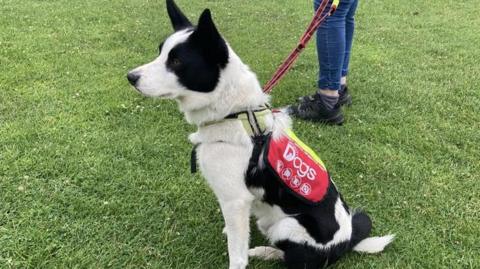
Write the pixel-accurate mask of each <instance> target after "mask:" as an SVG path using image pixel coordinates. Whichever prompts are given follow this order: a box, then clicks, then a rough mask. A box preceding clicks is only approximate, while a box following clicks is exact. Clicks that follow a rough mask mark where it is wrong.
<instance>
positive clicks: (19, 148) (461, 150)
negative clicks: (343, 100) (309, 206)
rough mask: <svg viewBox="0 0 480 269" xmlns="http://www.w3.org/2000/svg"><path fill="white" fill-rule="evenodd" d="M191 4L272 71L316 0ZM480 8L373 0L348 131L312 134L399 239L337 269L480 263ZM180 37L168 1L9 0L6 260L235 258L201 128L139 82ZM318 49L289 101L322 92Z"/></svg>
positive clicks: (339, 176)
mask: <svg viewBox="0 0 480 269" xmlns="http://www.w3.org/2000/svg"><path fill="white" fill-rule="evenodd" d="M178 4H179V5H180V6H181V7H183V9H184V10H185V12H186V13H187V14H188V15H189V16H190V17H191V18H192V20H196V18H197V17H198V15H199V14H200V12H201V11H202V10H203V8H205V7H209V8H211V10H212V12H213V15H214V18H215V20H216V22H217V24H218V26H219V28H220V30H221V32H222V33H223V34H224V36H225V37H226V39H228V40H229V42H230V44H231V45H232V46H233V48H234V49H235V50H236V51H237V53H238V54H239V55H240V56H241V57H242V58H243V59H244V61H245V62H246V63H248V64H249V65H250V66H251V68H252V69H253V70H255V71H256V72H257V73H258V76H259V78H260V80H261V81H266V80H267V79H268V78H269V76H270V75H271V73H272V72H273V71H274V69H275V67H276V66H277V65H278V64H279V63H280V61H281V60H282V59H283V58H284V57H285V56H286V55H287V53H288V52H289V50H290V48H292V46H293V45H294V44H295V42H296V40H297V39H298V37H299V35H300V34H301V32H302V31H303V29H304V28H305V26H306V25H307V23H308V21H309V19H310V17H311V14H312V3H311V1H307V0H302V1H300V0H296V1H293V0H278V1H264V0H229V1H206V0H205V1H188V0H178ZM479 12H480V6H479V5H478V1H477V0H465V1H453V0H441V1H431V0H418V1H414V2H412V1H393V0H367V1H362V0H361V2H360V7H359V9H358V14H357V26H358V27H357V34H356V39H355V44H354V51H353V57H352V66H351V75H350V77H349V86H350V89H351V90H352V93H353V96H354V105H353V106H352V107H351V108H347V109H345V114H346V119H347V122H346V124H345V125H344V126H343V127H327V126H321V125H317V124H312V123H308V122H300V121H298V122H297V123H296V125H295V128H296V131H297V134H298V135H299V137H301V138H302V139H303V140H304V141H305V142H307V144H309V145H311V146H312V148H314V149H315V150H316V151H317V152H319V153H320V155H321V156H322V158H323V160H324V161H325V162H326V164H327V166H328V167H329V168H330V169H331V172H332V173H333V175H334V179H335V181H336V183H337V185H338V186H339V188H340V190H341V191H342V192H343V194H344V197H345V199H346V200H347V201H348V202H349V204H350V205H351V206H354V207H362V208H365V209H366V211H367V212H368V213H369V214H370V215H371V216H372V218H373V221H374V234H378V235H380V234H386V233H395V234H397V239H396V241H395V242H394V244H393V245H392V246H391V247H389V248H388V249H387V250H386V251H385V252H384V253H382V254H380V255H373V256H369V255H359V254H349V255H347V256H346V257H345V258H344V259H343V260H341V262H339V263H338V265H337V266H336V268H402V269H403V268H480V244H479V240H480V184H479V180H480V161H479V160H480V151H479V149H480V145H479V143H480V91H479V89H480V79H479V78H480V46H479V44H480V34H479V31H478V29H480V16H478V14H479ZM170 33H171V27H170V22H169V21H168V20H167V16H166V11H165V6H164V1H163V0H128V1H127V0H118V1H106V0H95V1H93V0H84V1H70V0H69V1H67V0H58V1H53V0H52V1H39V0H35V1H34V0H22V1H18V0H1V1H0V268H27V267H28V268H181V269H185V268H226V267H227V260H228V259H227V254H226V239H225V238H224V236H223V235H222V234H221V231H222V228H223V220H222V217H221V214H220V211H219V209H218V205H217V203H216V200H215V197H214V196H213V194H212V193H211V191H210V190H209V188H208V187H207V185H206V184H205V182H204V180H203V179H202V178H201V177H200V176H199V175H196V176H191V175H190V173H189V157H190V155H189V154H190V150H191V146H190V145H189V143H188V141H187V138H186V136H187V134H188V133H190V132H192V131H194V128H193V127H192V126H189V125H187V124H186V123H185V122H184V121H183V117H182V115H181V114H180V113H179V112H178V110H177V109H176V105H175V104H174V103H173V102H168V101H160V100H151V99H146V98H144V97H141V96H140V95H138V94H137V93H136V92H135V91H133V90H132V89H131V88H130V87H129V86H128V83H127V81H126V79H125V75H126V73H127V71H128V70H129V69H131V68H133V67H135V66H137V65H139V64H142V63H144V62H146V61H149V60H150V59H152V58H153V57H155V56H156V54H157V46H158V44H159V43H160V41H162V39H163V38H165V37H167V36H168V35H169V34H170ZM315 57H316V56H315V50H314V49H313V46H310V47H309V49H308V50H307V51H306V53H305V54H304V55H302V57H301V59H300V60H299V62H298V64H297V65H296V67H295V68H294V69H293V70H292V71H291V73H290V74H289V75H288V76H287V78H286V79H285V80H284V81H283V82H282V83H281V84H280V85H279V87H278V88H276V89H275V91H274V92H273V104H274V105H275V106H280V105H286V104H289V103H292V102H294V101H295V100H296V98H297V97H298V96H300V95H305V94H308V93H311V92H313V91H314V89H315V81H316V75H317V71H318V70H317V62H316V58H315ZM260 244H265V241H264V239H262V237H261V236H260V235H259V233H258V232H257V231H256V229H255V228H254V229H253V232H252V239H251V245H252V246H253V245H260ZM249 268H282V266H281V265H280V264H277V263H271V262H260V261H255V260H252V261H251V263H250V266H249Z"/></svg>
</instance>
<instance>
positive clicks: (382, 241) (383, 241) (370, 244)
mask: <svg viewBox="0 0 480 269" xmlns="http://www.w3.org/2000/svg"><path fill="white" fill-rule="evenodd" d="M393 239H395V235H392V234H390V235H386V236H382V237H369V238H365V239H364V240H362V241H360V243H358V244H357V245H356V246H355V247H354V248H353V250H354V251H356V252H363V253H370V254H374V253H379V252H382V251H383V249H385V247H386V246H387V245H389V244H390V243H392V241H393Z"/></svg>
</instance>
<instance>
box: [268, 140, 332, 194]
mask: <svg viewBox="0 0 480 269" xmlns="http://www.w3.org/2000/svg"><path fill="white" fill-rule="evenodd" d="M312 154H313V155H314V156H312ZM267 158H268V163H269V165H270V167H271V168H272V170H274V172H275V173H276V174H277V178H279V179H280V180H281V181H282V182H283V183H284V185H285V186H286V187H288V188H289V189H290V190H292V191H293V193H295V194H296V195H297V196H300V197H301V198H304V199H306V200H308V201H310V202H314V203H316V202H320V201H321V200H322V199H323V197H324V196H325V194H326V193H327V190H328V186H329V183H330V177H329V175H328V172H327V170H326V169H325V167H324V165H323V163H322V161H321V160H320V159H319V158H318V156H316V155H315V153H313V151H312V150H311V149H310V148H309V147H307V146H306V145H305V144H303V143H302V142H301V141H299V140H298V138H297V137H295V135H294V134H289V135H288V136H287V135H285V136H283V137H281V138H280V139H278V140H273V139H270V142H269V145H268V156H267Z"/></svg>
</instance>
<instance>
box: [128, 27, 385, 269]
mask: <svg viewBox="0 0 480 269" xmlns="http://www.w3.org/2000/svg"><path fill="white" fill-rule="evenodd" d="M191 33H192V32H191V30H183V31H180V32H177V33H175V34H173V35H172V36H170V37H169V38H168V39H167V40H166V41H165V43H164V46H163V49H162V52H161V54H160V55H159V56H158V57H157V58H156V59H155V60H154V61H153V62H151V63H148V64H146V65H143V66H140V67H138V68H136V69H134V70H133V71H131V72H134V73H136V74H138V75H140V79H139V81H138V82H137V85H136V88H137V90H139V91H140V92H142V93H143V94H145V95H147V96H152V97H161V98H168V99H174V100H176V101H177V102H178V104H179V107H180V110H181V111H182V112H183V113H184V114H185V118H186V120H187V121H188V122H189V123H191V124H195V125H196V126H197V127H198V129H197V131H196V132H195V133H193V134H191V135H190V136H189V139H190V141H191V142H192V143H193V144H199V145H200V146H199V147H198V149H197V153H198V154H197V156H198V163H199V168H200V171H201V172H202V174H203V175H204V177H205V178H206V180H207V182H208V184H209V186H210V187H211V189H212V190H213V192H214V193H215V195H216V197H217V199H218V202H219V204H220V208H221V210H222V213H223V217H224V219H225V229H224V231H225V232H226V234H227V241H228V254H229V260H230V266H229V268H230V269H243V268H245V267H246V266H247V264H248V255H249V246H248V242H249V233H250V229H249V217H250V215H251V214H253V215H255V216H256V217H257V219H258V221H257V224H258V227H259V229H260V231H261V232H262V233H264V234H265V235H266V236H267V237H268V239H269V240H270V241H271V242H272V243H273V242H276V241H278V240H282V239H288V240H290V241H293V242H298V243H307V244H309V245H311V246H314V247H317V248H319V249H326V248H328V247H330V246H333V245H335V244H338V243H341V242H344V241H347V240H349V239H350V237H351V233H352V224H351V218H352V216H351V215H350V214H349V212H347V211H346V210H345V208H344V207H343V205H342V201H341V199H338V201H337V203H336V206H335V219H336V220H337V222H338V224H339V226H340V229H339V230H338V231H337V232H336V233H335V235H334V238H333V240H332V241H330V242H328V243H327V244H324V245H322V244H318V243H317V242H316V241H315V240H314V239H313V238H312V237H311V236H310V235H309V234H308V232H307V231H306V230H305V228H304V227H303V226H301V225H300V224H299V223H298V221H297V220H296V219H295V218H293V217H292V216H288V215H286V214H285V213H284V212H283V211H282V210H281V209H280V208H279V207H278V206H270V205H268V204H266V203H263V202H262V201H261V200H260V199H261V198H262V196H263V190H261V189H248V188H247V186H246V184H245V172H246V170H247V167H248V162H249V159H250V156H251V154H252V149H253V144H252V141H251V138H250V137H249V135H248V133H247V132H246V130H245V129H244V127H243V125H242V124H241V122H240V121H239V120H227V121H219V122H218V123H216V124H205V123H210V122H212V121H217V120H221V119H223V118H224V117H225V116H227V115H228V114H230V113H234V112H239V111H244V110H247V109H256V108H259V107H261V106H263V105H264V104H265V103H267V102H269V97H268V95H266V94H264V93H263V92H262V88H261V86H260V84H259V82H258V80H257V77H256V75H255V74H254V73H253V72H251V71H250V69H249V68H248V67H247V66H246V65H245V64H243V63H242V61H241V60H240V58H239V57H238V56H237V55H236V54H235V52H234V51H233V50H232V49H231V48H230V47H229V62H228V64H227V66H226V67H225V68H224V69H223V70H222V71H221V74H220V80H219V82H218V84H217V87H216V88H215V90H214V91H212V92H209V93H199V92H194V91H190V90H188V89H186V88H185V87H183V86H182V85H180V84H179V82H178V79H177V78H176V76H175V74H174V73H173V72H170V71H169V70H168V69H167V68H166V61H167V57H168V52H169V51H170V50H171V49H172V48H173V47H174V46H175V45H176V44H178V43H181V42H184V41H185V40H186V39H187V38H188V36H189V35H190V34H191ZM290 127H291V120H290V118H289V116H288V115H287V114H286V113H275V114H272V115H270V116H268V117H267V118H266V128H267V131H270V132H272V133H273V137H274V138H276V137H279V136H281V135H282V134H283V133H284V131H285V130H286V129H288V128H290ZM390 240H391V238H388V240H386V239H366V240H364V241H365V243H364V241H362V242H361V243H360V244H359V245H358V246H357V247H358V249H359V251H360V250H376V249H379V248H374V247H373V246H379V247H380V246H382V249H383V247H384V246H385V245H386V243H387V242H390ZM278 251H279V250H276V249H273V248H267V247H263V248H255V249H253V250H251V251H250V255H251V256H260V257H263V258H281V257H283V253H280V252H278Z"/></svg>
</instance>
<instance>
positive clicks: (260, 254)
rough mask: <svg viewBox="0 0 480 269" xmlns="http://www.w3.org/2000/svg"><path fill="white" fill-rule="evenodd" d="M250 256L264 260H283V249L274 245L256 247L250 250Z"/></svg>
mask: <svg viewBox="0 0 480 269" xmlns="http://www.w3.org/2000/svg"><path fill="white" fill-rule="evenodd" d="M248 256H250V257H255V258H259V259H262V260H266V261H268V260H283V258H284V253H283V251H281V250H279V249H276V248H273V247H256V248H252V249H250V250H249V251H248Z"/></svg>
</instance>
